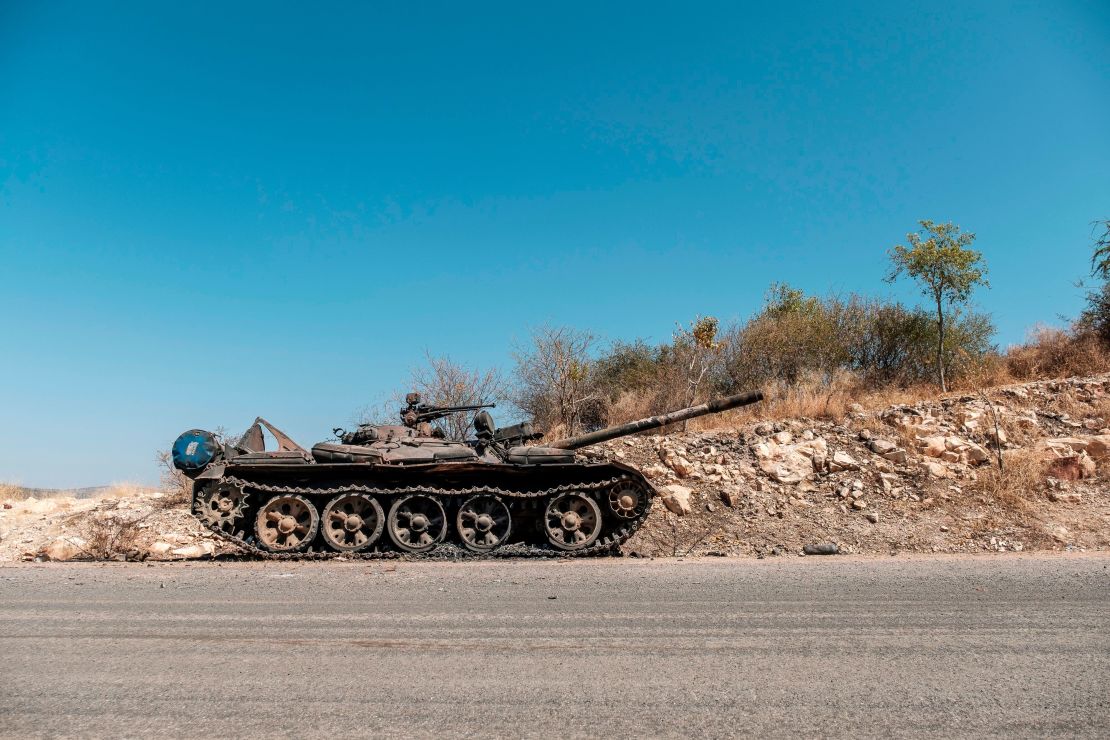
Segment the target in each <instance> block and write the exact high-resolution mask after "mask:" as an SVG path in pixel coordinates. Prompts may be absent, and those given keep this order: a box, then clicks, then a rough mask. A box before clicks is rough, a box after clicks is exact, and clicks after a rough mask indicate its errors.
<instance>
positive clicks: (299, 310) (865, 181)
mask: <svg viewBox="0 0 1110 740" xmlns="http://www.w3.org/2000/svg"><path fill="white" fill-rule="evenodd" d="M417 5H418V4H417V3H390V4H374V3H361V2H360V3H352V4H350V5H333V4H329V3H324V2H312V3H302V4H292V3H277V2H263V3H241V2H227V1H222V2H213V3H204V2H189V3H172V4H171V3H149V2H144V3H134V4H127V3H113V2H98V3H88V2H76V3H56V2H44V1H43V0H30V1H28V2H18V1H15V0H0V356H2V360H0V480H9V481H15V482H21V483H23V484H25V485H40V486H77V485H94V484H100V483H106V482H109V481H113V480H137V481H153V480H155V479H156V472H155V469H154V464H153V458H154V455H155V452H156V450H158V449H163V448H166V447H167V446H168V445H169V444H170V442H171V441H172V440H173V438H174V437H175V436H176V435H177V434H178V433H179V432H180V431H182V430H184V429H187V428H190V427H194V426H200V427H206V428H213V427H216V426H223V427H226V428H229V429H234V430H241V429H243V428H245V427H246V426H247V425H248V424H249V423H250V422H251V420H253V418H254V416H255V415H258V414H262V415H264V416H266V417H268V418H269V419H270V420H271V421H273V422H274V423H276V424H278V426H282V427H285V428H286V431H288V432H290V433H291V434H292V435H293V436H294V437H295V438H298V439H299V440H300V441H301V442H302V443H306V444H311V443H313V442H315V441H318V440H321V439H324V438H325V437H327V436H328V435H329V433H330V429H331V428H332V427H333V426H336V425H344V424H347V423H349V422H350V420H351V418H352V416H353V414H354V412H355V410H356V409H358V408H359V407H361V406H364V405H365V404H367V403H368V402H372V401H374V400H376V399H380V398H381V397H382V396H383V395H384V394H386V393H388V392H391V391H393V390H394V389H395V388H396V387H397V386H398V384H400V383H402V382H403V380H404V378H406V377H407V373H408V369H409V368H410V367H411V366H412V365H414V364H416V363H418V362H419V361H420V359H421V357H422V355H423V353H424V351H425V350H426V349H428V350H431V351H432V352H434V353H442V354H448V355H450V356H451V357H452V358H453V359H455V360H458V361H461V362H465V363H469V364H475V365H502V366H508V365H509V364H510V351H511V347H512V344H513V342H514V341H518V342H519V341H520V340H522V339H524V338H525V337H526V336H527V334H528V331H529V329H530V328H531V327H534V326H536V325H537V324H540V323H544V322H550V323H554V324H566V325H571V326H576V327H580V328H589V329H592V330H594V331H596V332H597V333H599V334H600V335H602V336H604V337H607V338H626V339H631V338H635V337H644V338H646V339H648V340H663V339H666V338H668V337H669V336H670V333H671V331H672V329H673V327H674V322H675V321H679V320H681V321H688V320H690V319H692V318H693V317H694V315H695V314H712V315H716V316H718V317H720V318H722V319H724V320H730V319H736V318H742V317H744V316H746V315H748V314H750V313H751V312H752V311H753V310H754V309H756V308H757V307H758V305H759V302H760V300H761V296H762V294H763V292H764V290H765V289H766V287H767V285H768V284H769V283H770V282H772V281H788V282H790V283H792V284H794V285H796V286H798V287H801V288H804V289H806V290H807V291H812V292H826V291H830V290H836V291H849V290H857V291H864V292H872V293H884V294H892V295H895V296H898V297H902V298H906V299H910V300H916V297H915V294H914V293H912V292H911V291H910V290H909V288H908V287H907V288H891V287H889V286H886V285H884V284H883V283H882V282H881V277H882V275H883V273H884V271H885V269H886V255H885V252H886V249H887V248H889V247H890V246H891V245H893V244H895V243H897V242H898V241H901V240H902V239H903V238H904V235H905V233H906V232H907V231H909V230H911V229H913V228H914V226H915V223H916V221H917V220H918V219H922V218H930V219H934V220H941V221H946V220H952V221H956V222H957V223H959V224H961V225H962V226H963V227H964V228H966V229H969V230H972V231H974V232H976V233H977V234H978V236H979V239H978V242H977V246H978V247H979V248H981V249H982V251H983V252H984V254H985V255H986V257H987V260H988V262H989V264H990V267H991V272H992V274H991V277H992V282H993V285H994V287H993V288H992V289H991V290H990V291H985V292H982V293H981V294H980V295H979V296H978V303H979V307H980V308H982V309H984V310H988V311H990V312H992V313H993V314H994V317H995V321H996V322H997V325H998V328H999V335H998V341H999V343H1000V344H1002V345H1005V344H1008V343H1013V342H1016V341H1019V340H1021V339H1022V337H1023V336H1024V334H1025V332H1026V331H1027V330H1028V328H1029V327H1030V326H1032V325H1034V324H1035V323H1037V322H1057V321H1058V320H1059V318H1058V317H1059V316H1061V315H1065V316H1066V315H1075V313H1076V312H1077V311H1078V309H1079V307H1080V305H1081V293H1080V291H1078V290H1077V289H1076V288H1075V287H1074V285H1073V283H1074V281H1075V280H1076V279H1078V278H1081V277H1083V275H1084V273H1085V271H1086V269H1087V257H1088V254H1089V249H1090V243H1091V226H1090V222H1091V221H1093V220H1094V219H1096V218H1108V217H1110V3H1107V2H1105V0H1101V1H1096V2H1076V3H1069V2H1054V3H1047V2H1030V3H1020V2H1018V3H1015V2H1005V3H990V2H959V3H955V2H954V3H948V4H933V3H928V2H915V3H899V2H895V3H891V2H874V3H851V2H837V3H820V4H819V3H803V4H792V3H785V2H784V3H766V2H763V3H747V4H746V3H740V2H725V3H719V4H701V3H696V2H682V3H673V4H672V3H668V4H651V3H642V2H637V3H632V2H629V3H623V4H606V3H599V2H596V1H595V2H590V3H584V4H579V5H574V4H570V3H560V4H556V5H552V6H550V7H549V8H547V9H540V8H538V7H537V6H536V5H535V4H533V3H520V2H514V3H506V4H503V5H484V4H475V3H445V4H443V5H441V6H433V5H421V7H420V8H417V7H416V6H417Z"/></svg>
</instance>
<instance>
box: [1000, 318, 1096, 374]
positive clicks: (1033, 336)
mask: <svg viewBox="0 0 1110 740" xmlns="http://www.w3.org/2000/svg"><path fill="white" fill-rule="evenodd" d="M1006 365H1007V371H1008V373H1009V375H1010V377H1011V378H1013V379H1014V380H1018V381H1023V380H1038V379H1045V378H1064V377H1070V376H1077V375H1095V374H1097V373H1103V372H1106V371H1108V370H1110V351H1108V350H1107V348H1106V347H1104V346H1103V345H1102V343H1101V342H1099V340H1098V338H1097V337H1095V336H1094V335H1091V334H1076V333H1073V332H1069V331H1064V330H1062V329H1053V328H1049V327H1043V326H1042V327H1038V328H1036V329H1034V330H1033V331H1032V332H1030V335H1029V339H1028V340H1027V341H1026V342H1025V344H1022V345H1019V346H1016V347H1010V348H1009V349H1008V350H1007V351H1006Z"/></svg>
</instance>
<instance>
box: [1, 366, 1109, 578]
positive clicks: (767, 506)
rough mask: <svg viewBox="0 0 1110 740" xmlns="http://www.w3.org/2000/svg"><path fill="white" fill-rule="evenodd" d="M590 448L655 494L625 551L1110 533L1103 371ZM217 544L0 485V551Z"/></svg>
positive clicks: (127, 552)
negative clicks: (839, 414) (645, 479)
mask: <svg viewBox="0 0 1110 740" xmlns="http://www.w3.org/2000/svg"><path fill="white" fill-rule="evenodd" d="M585 455H586V456H587V457H593V458H613V459H618V460H621V461H622V462H625V463H628V464H631V465H634V466H636V467H638V468H640V469H641V470H643V471H644V472H645V473H646V474H647V475H648V476H649V477H650V478H651V479H652V481H653V483H655V485H656V486H657V487H658V489H659V491H660V492H661V493H662V494H663V495H662V496H661V497H660V498H659V499H657V500H656V501H655V504H654V506H655V511H654V512H653V514H652V516H651V517H650V518H649V520H648V523H647V524H646V525H645V527H644V528H643V529H642V530H641V531H640V532H639V533H638V534H637V535H636V536H635V537H634V538H633V539H632V540H630V541H629V542H628V543H627V544H626V546H625V548H624V549H625V552H626V553H629V554H639V555H650V556H664V555H684V554H692V555H707V554H721V555H733V556H753V555H754V556H765V555H777V554H792V553H799V552H802V551H803V548H804V547H805V546H806V545H814V544H819V543H835V544H836V546H837V549H838V550H839V551H840V552H844V553H861V554H885V553H889V552H955V553H959V552H984V551H988V552H1006V551H1021V550H1101V549H1110V374H1108V375H1100V376H1095V377H1089V378H1072V379H1068V380H1060V381H1041V382H1035V383H1028V384H1024V385H1014V386H1007V387H1001V388H994V389H991V390H989V391H987V392H986V393H984V394H978V395H963V396H960V395H953V396H949V397H944V398H938V399H933V400H929V401H925V402H921V403H917V404H914V405H905V406H894V407H890V408H885V409H878V410H865V409H863V408H860V407H858V406H857V407H854V408H853V409H851V410H850V411H849V413H848V414H847V415H846V416H845V417H844V418H842V419H838V420H836V421H828V420H814V419H785V420H781V421H775V422H762V423H759V424H751V425H747V426H744V427H742V428H734V429H720V430H714V431H699V432H676V433H673V434H670V435H666V436H660V435H652V436H639V437H632V438H626V439H620V440H615V441H613V442H609V443H606V444H604V445H601V446H599V447H597V448H594V449H592V450H588V451H586V452H585ZM999 458H1001V462H1002V465H1001V467H1000V465H999ZM17 494H18V495H17ZM225 551H227V550H226V548H225V546H224V545H222V544H221V543H219V542H218V541H216V540H214V539H213V538H212V537H211V535H210V534H208V533H207V532H206V531H205V530H204V529H203V528H202V527H201V526H200V525H199V524H198V523H197V522H196V521H195V520H194V519H193V518H192V517H191V516H190V515H189V513H188V510H187V502H186V501H185V500H184V499H183V498H182V497H180V496H175V495H169V494H166V493H165V492H161V491H152V490H149V489H141V488H123V489H112V490H107V491H103V492H98V493H96V494H95V495H93V496H92V497H76V496H65V495H62V496H51V497H46V498H43V497H41V495H40V496H31V497H26V496H25V494H20V493H19V492H14V493H13V492H11V491H9V493H8V495H7V499H6V500H5V499H4V497H3V496H0V560H20V559H35V558H44V559H59V560H64V559H88V558H93V559H96V558H111V557H135V558H146V557H151V558H162V559H175V558H193V557H208V556H211V555H212V554H218V553H221V552H225Z"/></svg>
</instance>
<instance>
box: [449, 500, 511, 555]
mask: <svg viewBox="0 0 1110 740" xmlns="http://www.w3.org/2000/svg"><path fill="white" fill-rule="evenodd" d="M455 524H456V526H457V527H458V529H459V537H460V538H461V539H462V543H463V547H465V548H466V549H468V550H474V551H475V552H489V551H490V550H492V549H494V548H495V547H499V546H500V545H503V544H505V542H506V541H508V539H509V531H510V529H511V528H512V520H511V518H510V516H509V507H508V506H506V505H505V502H504V501H502V500H501V499H499V498H498V497H497V496H493V495H489V494H481V495H478V496H472V497H470V498H468V499H467V500H466V502H465V503H464V504H463V505H462V506H461V507H460V508H459V515H458V517H456V519H455Z"/></svg>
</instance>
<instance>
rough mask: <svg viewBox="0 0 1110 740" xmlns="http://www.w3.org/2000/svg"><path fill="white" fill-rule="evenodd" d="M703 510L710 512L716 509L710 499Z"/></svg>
mask: <svg viewBox="0 0 1110 740" xmlns="http://www.w3.org/2000/svg"><path fill="white" fill-rule="evenodd" d="M705 510H706V511H708V512H709V513H710V514H712V513H713V512H714V511H716V510H717V507H716V506H714V505H713V502H712V501H710V502H708V503H707V504H706V505H705Z"/></svg>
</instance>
